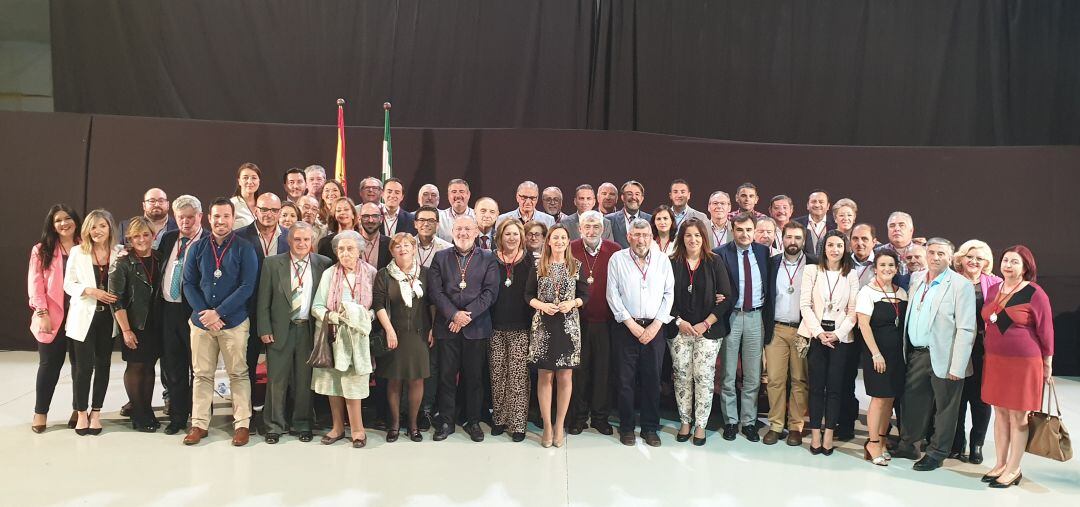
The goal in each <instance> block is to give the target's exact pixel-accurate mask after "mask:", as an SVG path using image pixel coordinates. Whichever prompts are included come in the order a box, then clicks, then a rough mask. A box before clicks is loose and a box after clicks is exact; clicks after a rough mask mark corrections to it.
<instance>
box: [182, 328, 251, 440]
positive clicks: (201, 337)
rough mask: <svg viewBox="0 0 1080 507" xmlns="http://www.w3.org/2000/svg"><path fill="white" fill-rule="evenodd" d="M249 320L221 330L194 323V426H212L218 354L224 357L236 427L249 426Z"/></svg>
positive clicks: (192, 342)
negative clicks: (211, 411) (211, 407)
mask: <svg viewBox="0 0 1080 507" xmlns="http://www.w3.org/2000/svg"><path fill="white" fill-rule="evenodd" d="M249 324H250V323H249V321H248V320H246V319H245V320H244V322H241V323H240V325H239V326H236V327H232V328H229V329H222V330H221V331H210V330H208V329H203V328H201V327H198V326H195V325H192V326H191V368H192V370H194V371H195V385H194V387H193V389H192V391H193V393H192V394H193V398H194V399H193V400H192V407H191V426H192V427H193V428H200V429H204V430H205V429H209V427H210V406H211V404H213V402H214V372H215V371H216V370H217V362H218V354H219V353H220V354H221V356H222V358H224V360H225V371H226V372H228V374H229V389H231V390H232V404H233V427H234V428H247V427H248V423H249V421H250V420H251V382H250V381H249V380H248V367H247V340H248V326H249Z"/></svg>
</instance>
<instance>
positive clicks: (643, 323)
mask: <svg viewBox="0 0 1080 507" xmlns="http://www.w3.org/2000/svg"><path fill="white" fill-rule="evenodd" d="M634 322H637V323H638V325H639V326H648V325H649V324H652V323H653V319H634Z"/></svg>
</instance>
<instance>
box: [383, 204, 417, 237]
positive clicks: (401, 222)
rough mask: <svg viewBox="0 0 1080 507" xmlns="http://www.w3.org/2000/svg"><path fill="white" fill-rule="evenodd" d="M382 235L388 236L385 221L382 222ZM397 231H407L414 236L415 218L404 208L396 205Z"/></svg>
mask: <svg viewBox="0 0 1080 507" xmlns="http://www.w3.org/2000/svg"><path fill="white" fill-rule="evenodd" d="M382 232H383V236H388V234H387V232H389V231H387V230H386V222H385V221H384V222H383V231H382ZM397 232H407V233H409V234H411V235H413V236H416V218H415V217H413V214H412V213H409V212H408V211H405V208H402V207H398V209H397Z"/></svg>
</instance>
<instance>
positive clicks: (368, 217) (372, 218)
mask: <svg viewBox="0 0 1080 507" xmlns="http://www.w3.org/2000/svg"><path fill="white" fill-rule="evenodd" d="M380 219H382V215H360V220H367V221H371V222H374V221H377V220H380Z"/></svg>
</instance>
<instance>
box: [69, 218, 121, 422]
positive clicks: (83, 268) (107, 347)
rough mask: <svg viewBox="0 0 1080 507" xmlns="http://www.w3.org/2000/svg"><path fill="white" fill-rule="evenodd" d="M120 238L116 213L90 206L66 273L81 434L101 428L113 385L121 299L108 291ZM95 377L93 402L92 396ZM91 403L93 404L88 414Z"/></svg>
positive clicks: (118, 250) (76, 400)
mask: <svg viewBox="0 0 1080 507" xmlns="http://www.w3.org/2000/svg"><path fill="white" fill-rule="evenodd" d="M116 238H117V231H116V227H115V222H113V217H112V214H110V213H109V212H108V211H105V210H103V209H96V210H94V211H91V212H90V213H89V214H87V215H86V220H85V221H84V222H83V226H82V243H81V244H80V245H79V246H78V247H77V248H73V249H72V250H71V256H70V257H69V258H68V263H67V272H66V273H65V275H64V292H66V293H67V294H68V295H69V296H71V303H70V306H69V308H68V315H67V326H66V327H65V328H64V332H65V333H66V334H67V336H68V338H71V339H72V340H74V342H75V343H74V345H75V367H74V372H73V374H72V384H73V386H72V387H73V389H74V391H75V410H76V411H78V413H79V417H78V419H79V420H78V422H76V423H75V433H77V434H79V435H86V434H90V435H98V434H100V433H101V405H102V403H104V402H105V390H106V389H107V388H108V387H109V367H110V363H111V362H112V348H113V337H114V336H116V335H117V328H116V322H115V321H114V320H113V316H112V311H110V308H109V305H110V304H112V303H115V302H116V296H114V295H112V294H110V293H109V292H108V288H109V271H110V270H111V269H112V267H113V266H114V265H115V263H116V256H117V254H118V253H119V252H120V251H121V250H123V247H121V246H120V245H118V244H117V240H116ZM91 378H93V386H94V397H93V400H92V401H91V400H89V397H90V382H91ZM88 407H90V408H91V409H92V410H91V411H90V413H89V414H87V408H88Z"/></svg>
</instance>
